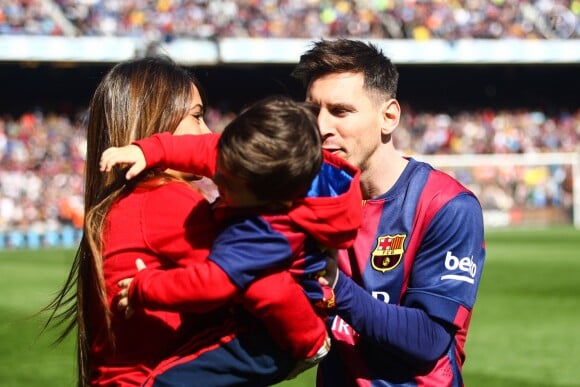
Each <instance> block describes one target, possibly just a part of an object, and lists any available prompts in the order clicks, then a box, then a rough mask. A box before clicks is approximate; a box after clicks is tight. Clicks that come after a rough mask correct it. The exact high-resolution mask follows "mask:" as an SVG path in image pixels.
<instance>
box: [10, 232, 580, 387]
mask: <svg viewBox="0 0 580 387" xmlns="http://www.w3.org/2000/svg"><path fill="white" fill-rule="evenodd" d="M486 239H487V251H488V255H487V257H488V258H487V262H486V266H485V268H484V271H483V280H482V284H481V287H480V294H479V298H478V301H477V304H476V306H475V312H474V317H473V319H472V322H471V331H470V334H469V336H468V338H467V344H466V350H467V361H466V364H465V368H464V370H465V372H464V373H465V382H466V386H468V387H478V386H481V387H483V386H485V387H488V386H494V387H502V386H506V387H507V386H510V387H513V386H517V387H540V386H553V387H558V386H559V387H564V386H566V387H568V386H580V230H575V229H572V228H556V229H553V228H552V229H538V230H517V229H516V230H493V231H488V233H487V238H486ZM72 255H73V252H72V251H70V250H42V251H0V295H1V297H0V384H1V385H2V386H6V387H30V386H55V387H56V386H58V387H65V386H74V385H75V384H74V376H75V370H74V365H73V357H74V341H73V340H72V338H69V339H68V340H67V341H65V343H64V344H62V345H59V346H56V347H53V346H51V345H50V343H51V341H52V339H53V338H54V335H53V334H49V335H43V336H39V335H38V332H39V329H40V326H41V323H42V318H39V317H38V316H36V317H35V316H34V314H35V313H36V312H37V311H38V310H39V309H40V308H41V306H43V305H44V304H45V303H46V302H48V300H49V299H50V297H51V295H53V294H54V292H55V291H56V290H57V289H58V287H59V285H60V284H61V283H62V282H63V281H64V278H65V275H66V273H67V272H68V268H69V262H70V260H71V258H72ZM280 386H284V387H302V386H314V372H313V371H310V372H307V373H305V374H303V375H301V376H300V377H299V378H297V379H295V380H293V381H288V382H285V383H282V384H281V385H280Z"/></svg>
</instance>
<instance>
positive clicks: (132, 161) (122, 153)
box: [99, 145, 147, 180]
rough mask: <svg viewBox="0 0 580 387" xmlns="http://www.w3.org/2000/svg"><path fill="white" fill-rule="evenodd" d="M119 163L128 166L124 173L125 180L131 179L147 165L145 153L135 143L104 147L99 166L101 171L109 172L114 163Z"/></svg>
mask: <svg viewBox="0 0 580 387" xmlns="http://www.w3.org/2000/svg"><path fill="white" fill-rule="evenodd" d="M119 164H121V165H129V166H130V168H129V169H128V170H127V173H126V174H125V178H126V179H127V180H131V179H132V178H134V177H135V176H137V175H138V174H139V173H141V172H142V171H143V170H144V169H145V167H147V162H146V160H145V155H144V154H143V152H142V151H141V148H139V147H138V146H137V145H127V146H123V147H120V148H117V147H111V148H108V149H106V150H105V151H104V152H103V154H102V155H101V161H100V162H99V167H100V169H101V172H110V171H111V169H113V167H114V166H115V165H119Z"/></svg>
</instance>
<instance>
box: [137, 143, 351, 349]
mask: <svg viewBox="0 0 580 387" xmlns="http://www.w3.org/2000/svg"><path fill="white" fill-rule="evenodd" d="M219 138H220V136H219V134H207V135H184V136H174V135H172V134H170V133H161V134H156V135H154V136H152V137H150V138H147V139H143V140H139V141H137V142H135V144H136V145H138V146H139V147H140V148H141V149H142V151H143V153H144V154H145V158H146V161H147V167H149V168H151V167H155V168H163V169H165V168H172V169H175V170H182V171H186V172H190V173H195V174H199V175H203V176H207V177H213V175H214V174H215V172H216V163H217V152H218V147H217V144H218V141H219ZM324 161H325V162H326V163H329V164H331V165H333V166H336V167H338V168H340V169H342V170H345V171H347V172H348V173H349V174H350V175H351V176H353V180H352V182H351V184H350V186H349V190H348V191H347V192H346V193H344V194H342V195H340V196H338V197H317V198H305V199H300V200H298V201H297V202H296V204H295V205H294V206H293V208H292V209H291V211H290V212H289V213H288V214H268V215H265V216H263V218H264V219H266V220H267V221H268V222H270V224H271V225H272V229H273V230H275V231H277V232H280V233H282V234H283V235H285V236H286V237H287V238H288V239H289V243H290V245H291V246H292V248H293V250H294V257H293V260H294V262H293V263H294V264H293V265H292V272H294V273H300V272H301V269H300V267H297V266H300V265H301V262H303V258H304V254H303V253H304V252H303V248H304V242H305V239H306V234H305V233H304V231H305V230H306V232H307V233H309V234H310V235H312V236H313V237H314V238H315V239H316V240H317V241H318V242H320V243H321V244H323V245H325V246H328V247H331V248H346V247H348V246H350V245H351V244H352V242H353V241H354V238H355V237H356V232H357V230H358V227H359V226H360V223H361V221H362V210H361V203H362V195H361V192H360V171H359V170H358V169H356V168H355V167H353V166H351V165H350V164H348V163H346V161H344V160H342V159H341V158H339V157H336V156H334V155H332V154H330V153H328V152H324ZM243 211H244V210H242V212H243ZM228 212H229V211H225V213H228ZM233 213H236V211H233ZM240 213H241V212H237V215H239V214H240ZM208 266H211V265H208ZM203 272H204V269H196V268H188V269H184V270H181V272H175V273H174V274H173V275H172V277H173V278H172V279H171V281H170V282H173V283H174V284H177V283H179V287H177V286H174V287H173V289H174V290H176V292H180V293H181V294H182V295H183V296H178V295H177V294H174V295H172V296H170V297H169V300H171V299H179V300H181V301H182V306H189V307H190V306H191V304H189V305H188V303H187V297H188V295H192V294H198V293H196V292H199V291H203V289H202V287H203V284H202V283H201V282H200V273H203ZM278 275H279V276H280V278H279V279H278V282H276V281H275V280H274V279H273V278H270V279H268V278H263V279H261V280H259V281H256V282H255V283H253V284H252V286H251V287H250V288H249V289H248V290H247V291H246V293H245V295H244V297H245V300H243V301H242V302H243V303H244V305H245V307H246V308H247V310H248V311H250V312H251V313H252V314H254V315H255V316H258V318H259V319H260V320H262V321H264V322H267V323H268V324H267V325H268V327H269V329H270V330H271V333H272V334H273V337H274V339H275V340H276V341H277V343H278V344H279V345H281V346H282V347H283V348H287V349H288V350H289V351H290V352H291V353H292V354H293V355H294V356H295V357H296V358H298V359H302V358H305V357H310V356H313V355H314V354H315V353H316V351H317V350H318V348H320V347H321V346H322V344H323V341H324V338H325V337H326V329H325V327H324V324H323V322H322V320H321V319H319V318H317V317H316V314H315V313H314V311H313V309H312V306H311V305H310V303H309V302H308V301H307V298H306V297H305V295H304V292H303V291H302V289H301V288H300V287H299V286H298V285H297V283H296V282H295V280H292V281H290V282H289V278H291V277H290V276H289V275H288V276H284V275H282V274H278ZM139 276H149V277H148V278H147V280H146V281H147V285H146V286H147V287H148V288H149V289H148V291H149V290H150V289H153V288H154V287H160V286H162V285H159V283H160V282H167V281H166V279H167V278H164V280H163V281H158V280H155V278H154V276H163V274H162V273H158V274H155V275H149V274H145V273H143V274H140V275H139ZM182 276H185V278H186V279H185V280H180V279H179V278H181V277H182ZM135 283H136V284H139V287H141V288H143V286H145V285H142V284H141V278H138V279H136V280H135ZM184 283H187V284H188V286H192V287H191V289H190V288H189V287H188V286H183V284H184ZM206 284H208V285H207V286H208V287H209V286H210V285H209V284H210V282H206ZM281 284H285V285H284V286H281ZM213 288H214V287H213V286H212V289H213ZM282 290H283V291H284V293H281V292H282ZM139 297H140V298H141V299H144V298H145V297H144V295H143V294H141V295H140V296H139ZM289 299H292V300H293V304H292V307H291V308H289V307H288V305H287V300H289ZM305 327H307V328H308V329H306V328H305ZM313 340H314V342H315V343H316V345H314V346H313Z"/></svg>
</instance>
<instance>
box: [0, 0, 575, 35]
mask: <svg viewBox="0 0 580 387" xmlns="http://www.w3.org/2000/svg"><path fill="white" fill-rule="evenodd" d="M46 3H47V2H40V1H15V0H12V1H8V2H3V3H2V5H1V7H0V32H1V33H4V34H34V35H38V34H42V35H63V34H65V33H69V34H70V32H68V31H70V30H71V29H73V30H76V31H77V32H76V33H77V34H79V35H87V36H138V37H145V40H147V41H149V42H155V41H158V42H160V41H166V40H171V39H175V38H180V37H193V38H203V39H205V38H224V37H260V38H318V37H326V38H332V37H342V36H350V37H356V38H365V39H369V38H373V39H412V40H427V39H445V40H449V41H453V40H457V39H502V38H504V39H514V38H515V39H562V38H564V39H565V38H578V30H577V28H578V27H577V25H578V23H577V17H578V2H577V1H562V2H560V1H534V2H521V1H518V0H498V1H488V0H479V1H468V0H460V1H455V2H448V1H375V2H361V1H356V0H340V1H332V2H313V1H307V0H303V1H290V2H288V1H263V0H261V1H251V2H249V1H248V2H246V1H244V2H240V1H234V0H221V1H204V2H192V1H182V0H168V1H148V0H135V1H130V2H120V1H117V0H92V1H83V2H81V1H72V0H56V1H55V2H54V3H55V4H57V5H58V7H53V8H51V9H49V8H48V7H47V6H46ZM55 14H58V15H62V17H55ZM63 24H66V28H63ZM69 24H70V26H69Z"/></svg>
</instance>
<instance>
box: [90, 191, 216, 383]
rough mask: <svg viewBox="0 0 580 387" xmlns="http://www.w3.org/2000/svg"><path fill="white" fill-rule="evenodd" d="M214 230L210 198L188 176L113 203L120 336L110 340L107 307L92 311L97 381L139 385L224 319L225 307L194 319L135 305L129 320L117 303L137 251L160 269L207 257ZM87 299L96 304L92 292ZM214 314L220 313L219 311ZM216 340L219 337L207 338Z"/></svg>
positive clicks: (109, 252) (112, 272)
mask: <svg viewBox="0 0 580 387" xmlns="http://www.w3.org/2000/svg"><path fill="white" fill-rule="evenodd" d="M167 203H171V205H167ZM214 235H215V227H214V225H213V222H212V217H211V210H210V206H209V203H207V202H206V201H205V200H204V199H203V197H202V196H201V195H199V194H198V193H196V191H194V190H193V189H192V188H191V187H189V186H188V185H186V184H185V183H181V182H171V183H168V184H165V185H161V186H157V187H150V188H137V189H135V190H134V192H133V193H131V194H129V195H127V196H126V197H123V198H122V199H120V200H119V201H118V202H117V203H115V204H114V205H113V206H112V207H111V210H110V212H109V214H108V215H107V217H106V220H105V230H104V240H103V243H104V251H103V260H104V263H103V268H104V276H105V282H106V289H107V295H108V301H109V306H110V309H111V311H112V314H113V316H112V328H113V332H114V334H115V338H116V342H115V347H113V346H112V344H111V342H110V340H109V339H108V337H107V335H106V334H105V330H104V328H103V321H102V319H101V318H100V317H102V314H99V313H97V312H95V313H94V314H93V315H91V316H90V318H91V328H92V329H91V331H92V332H96V334H95V337H94V339H93V341H92V346H91V361H92V364H91V369H92V375H91V383H92V385H95V386H129V385H140V384H141V383H143V381H144V380H145V377H146V376H147V374H148V372H149V371H150V370H151V369H152V368H153V367H155V366H156V365H157V364H158V363H159V362H160V361H161V360H163V359H164V358H167V357H169V356H170V355H171V354H172V353H173V352H174V351H175V350H177V348H178V347H179V346H180V345H181V344H183V343H184V342H185V341H186V340H187V339H188V338H189V337H191V336H192V335H193V334H195V333H200V332H204V331H205V330H206V329H207V328H209V327H211V326H212V325H220V324H224V321H225V318H224V315H227V312H225V311H224V310H221V311H215V312H212V313H208V314H205V315H204V316H203V318H196V319H195V320H193V319H192V318H191V316H190V317H188V316H186V315H181V314H178V313H173V312H166V311H164V312H162V311H149V310H137V311H136V313H135V314H134V315H133V316H132V317H131V318H130V319H129V320H126V319H125V318H124V317H123V316H122V315H121V314H120V313H119V312H118V311H117V309H116V295H117V293H118V292H119V290H120V289H119V287H118V286H117V282H118V281H119V280H121V279H123V278H127V277H132V276H134V275H135V274H136V266H135V260H136V259H137V258H141V259H142V260H143V261H144V262H145V264H146V265H147V267H148V268H158V269H169V268H174V267H178V266H186V265H190V264H192V263H194V262H205V261H206V258H207V256H208V252H209V248H210V246H211V243H212V241H213V239H214ZM89 302H90V303H92V304H94V305H98V302H97V300H95V299H91V300H89ZM205 307H206V308H209V307H210V306H209V305H205ZM216 314H219V318H214V316H215V315H216ZM185 327H187V329H185ZM223 333H224V332H223V331H222V332H221V334H223ZM207 336H209V334H208V335H207ZM219 340H220V336H215V337H213V339H212V340H209V341H214V342H219Z"/></svg>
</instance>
